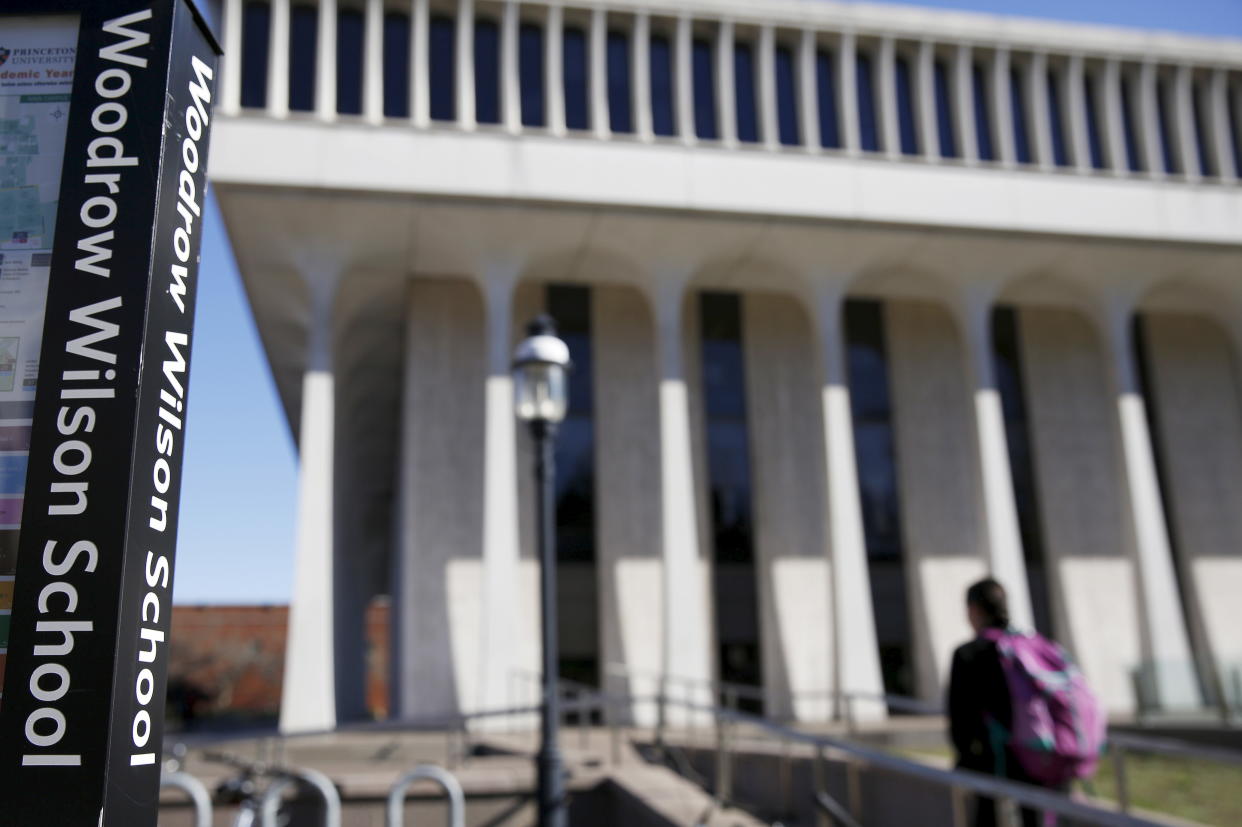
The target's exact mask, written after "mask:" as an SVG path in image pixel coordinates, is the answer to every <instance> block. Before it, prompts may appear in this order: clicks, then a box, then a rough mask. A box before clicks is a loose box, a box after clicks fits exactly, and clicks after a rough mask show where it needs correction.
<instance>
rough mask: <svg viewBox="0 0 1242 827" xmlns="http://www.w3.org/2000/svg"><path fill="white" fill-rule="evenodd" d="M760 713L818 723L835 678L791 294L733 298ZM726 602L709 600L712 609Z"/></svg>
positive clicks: (817, 495)
mask: <svg viewBox="0 0 1242 827" xmlns="http://www.w3.org/2000/svg"><path fill="white" fill-rule="evenodd" d="M742 346H743V354H744V357H743V358H744V364H745V375H746V409H747V425H748V428H749V436H750V453H751V490H752V492H753V495H752V496H753V501H754V519H755V535H754V536H755V548H754V552H755V574H756V580H757V587H758V588H757V593H758V602H759V631H760V646H759V648H760V653H761V657H762V668H763V688H764V698H765V705H764V711H765V712H766V713H768V714H771V715H776V716H778V717H782V718H783V717H789V716H792V717H793V718H794V719H795V720H798V721H826V720H828V719H829V718H830V717H831V714H832V708H833V704H832V698H831V697H829V696H828V695H827V694H826V693H825V690H827V689H830V688H832V687H835V686H836V684H837V680H836V675H835V674H834V669H833V666H834V664H835V663H836V660H837V654H836V652H835V651H834V647H833V641H834V638H835V636H836V629H835V625H836V624H835V621H834V615H835V614H836V607H835V606H834V605H833V587H832V570H831V565H830V561H831V558H830V555H829V548H828V542H827V537H826V536H825V528H826V526H825V523H824V519H823V511H822V509H823V506H824V502H825V499H826V494H825V491H824V465H823V457H824V449H823V445H822V442H821V439H822V430H821V428H820V410H819V406H818V399H817V398H816V394H815V388H816V384H817V383H816V369H815V368H816V365H815V358H814V356H815V345H814V339H813V336H812V332H811V326H810V322H809V319H808V318H807V315H806V312H805V311H804V310H803V309H802V308H801V307H799V305H798V302H797V301H796V300H795V299H794V298H791V297H787V296H781V295H777V294H773V293H750V294H748V295H747V296H746V297H745V298H744V299H743V300H742ZM725 610H727V608H726V607H723V606H718V607H717V611H725Z"/></svg>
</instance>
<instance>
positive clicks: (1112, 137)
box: [1096, 60, 1130, 176]
mask: <svg viewBox="0 0 1242 827" xmlns="http://www.w3.org/2000/svg"><path fill="white" fill-rule="evenodd" d="M1122 83H1124V80H1123V78H1122V77H1121V63H1119V62H1118V61H1116V60H1109V61H1108V62H1106V63H1105V64H1104V74H1103V76H1102V77H1101V78H1100V82H1099V83H1098V84H1097V85H1096V89H1097V92H1096V94H1097V96H1098V98H1097V102H1096V112H1097V113H1098V114H1099V118H1100V124H1099V126H1100V140H1101V141H1102V142H1103V143H1104V152H1105V154H1106V156H1107V158H1108V167H1109V169H1111V170H1112V172H1113V175H1116V176H1122V175H1128V174H1129V172H1130V156H1129V154H1128V153H1127V152H1126V124H1125V110H1124V109H1122V107H1121V84H1122Z"/></svg>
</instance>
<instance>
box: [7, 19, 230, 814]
mask: <svg viewBox="0 0 1242 827" xmlns="http://www.w3.org/2000/svg"><path fill="white" fill-rule="evenodd" d="M14 6H16V8H15V7H14ZM49 13H55V14H69V15H76V16H77V19H78V37H77V53H76V65H75V68H74V77H73V91H72V97H71V102H70V106H69V123H68V131H67V135H66V140H65V148H64V161H63V165H62V168H61V179H60V197H59V208H58V218H57V221H56V230H55V241H54V245H53V247H52V256H51V265H50V267H51V269H50V274H49V277H48V290H47V306H46V316H45V322H44V327H43V339H42V349H41V352H40V357H39V363H38V389H37V395H36V397H35V406H34V414H33V422H32V428H31V433H30V449H29V465H28V471H27V475H26V485H25V502H24V507H23V512H22V519H21V534H20V540H19V545H18V557H17V567H16V575H15V579H14V580H13V586H12V589H13V605H12V615H11V618H10V622H11V630H10V635H9V642H8V655H7V668H6V670H5V681H4V694H3V697H2V699H0V825H4V827H32V825H57V827H61V825H64V826H65V827H95V825H107V827H143V826H144V825H149V827H154V825H155V823H156V811H157V801H158V793H159V778H160V763H161V749H160V748H161V740H162V734H163V718H164V691H165V684H166V677H167V654H168V628H169V621H170V619H171V615H172V576H173V559H174V551H175V545H176V531H177V511H178V500H179V496H180V485H181V458H182V453H183V444H184V442H183V441H184V422H185V415H186V390H187V379H188V369H189V360H190V345H191V333H192V329H193V319H194V296H195V284H196V280H197V275H198V251H199V242H200V239H201V238H202V219H203V215H204V209H203V206H204V195H205V189H206V167H207V147H208V135H209V130H210V126H211V121H212V104H213V102H214V101H215V99H216V88H217V76H218V73H217V69H216V58H217V55H218V54H219V47H218V46H217V45H216V43H215V41H214V39H213V38H212V36H211V34H210V32H209V30H208V28H207V26H206V25H205V24H204V22H203V21H202V19H201V18H200V17H199V16H198V13H197V12H196V10H195V9H194V7H193V5H192V4H191V3H190V2H189V0H35V1H34V2H31V1H30V0H16V3H15V4H14V3H13V2H7V3H6V4H5V11H4V13H3V14H4V15H6V16H7V15H9V14H26V15H38V14H49ZM3 20H4V17H3V16H0V23H2V22H3ZM2 28H3V27H2V26H0V29H2ZM6 45H7V44H0V46H6Z"/></svg>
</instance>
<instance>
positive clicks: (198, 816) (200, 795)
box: [160, 770, 211, 827]
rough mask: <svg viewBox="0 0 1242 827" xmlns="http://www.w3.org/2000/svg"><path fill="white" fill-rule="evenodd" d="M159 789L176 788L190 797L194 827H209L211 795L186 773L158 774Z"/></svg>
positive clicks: (201, 784) (199, 782)
mask: <svg viewBox="0 0 1242 827" xmlns="http://www.w3.org/2000/svg"><path fill="white" fill-rule="evenodd" d="M160 786H161V787H176V788H177V789H179V790H181V791H182V792H184V793H185V794H186V795H188V796H189V797H190V801H192V802H193V803H194V827H211V794H210V793H209V792H207V788H206V787H204V786H203V782H202V781H199V780H198V779H197V778H195V777H194V776H192V775H190V774H189V773H188V772H181V771H180V770H176V771H173V772H168V771H165V772H162V773H160Z"/></svg>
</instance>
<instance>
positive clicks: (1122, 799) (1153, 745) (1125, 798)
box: [605, 663, 1242, 823]
mask: <svg viewBox="0 0 1242 827" xmlns="http://www.w3.org/2000/svg"><path fill="white" fill-rule="evenodd" d="M605 671H606V673H607V674H609V675H616V676H624V677H635V676H639V677H645V678H647V679H649V680H652V679H654V680H655V681H656V683H657V685H658V686H659V688H660V689H659V692H658V693H657V698H656V703H657V704H658V705H659V707H660V708H661V709H662V708H663V707H664V706H665V705H667V704H670V703H671V704H677V703H683V704H684V703H688V701H687V700H686V699H685V698H682V699H677V698H674V697H672V696H671V695H670V694H669V693H668V692H667V691H666V690H667V687H669V686H676V685H682V686H695V687H697V688H699V689H706V690H710V691H711V692H714V693H718V694H719V696H720V697H722V698H723V699H724V703H723V707H722V709H721V710H720V712H723V713H724V714H727V715H735V716H737V715H745V713H744V712H742V711H741V710H740V709H739V707H738V705H737V703H736V701H737V699H738V698H742V697H747V698H754V699H758V700H760V701H762V700H763V698H764V692H763V690H762V688H761V687H757V686H753V685H748V684H736V683H731V682H728V681H718V680H702V679H697V680H696V679H690V678H685V677H681V676H665V675H660V674H658V673H655V672H650V671H644V670H635V669H631V668H629V667H627V666H625V665H624V664H616V663H613V664H608V666H607V667H606V670H605ZM686 694H687V696H688V695H689V694H691V693H686ZM807 694H811V695H815V696H824V695H829V696H832V697H835V699H836V707H835V708H836V710H837V711H838V713H839V718H840V719H842V720H843V721H844V723H845V728H846V732H847V734H849V735H854V734H856V733H857V732H858V725H857V721H856V720H855V716H854V714H853V707H854V703H855V702H859V701H863V702H872V703H877V702H878V703H883V704H885V705H886V706H888V708H890V709H896V710H900V711H903V712H909V713H912V714H917V715H943V714H944V708H943V706H942V705H940V704H936V703H929V702H927V701H924V700H921V699H918V698H910V697H907V696H903V695H894V694H878V693H869V692H854V691H849V690H844V691H839V692H838V691H835V690H816V691H813V692H811V693H807ZM718 714H719V713H718ZM756 720H765V721H766V722H767V723H768V724H771V725H772V726H780V724H778V723H776V722H773V721H771V720H770V719H759V718H758V717H757V716H750V721H751V722H752V723H753V722H755V721H756ZM666 727H667V724H666V716H665V715H663V714H662V713H661V714H660V715H658V716H657V730H658V731H657V733H656V734H655V736H654V739H655V741H656V743H657V744H661V743H663V742H664V741H665V733H664V729H665V728H666ZM1107 745H1108V750H1109V753H1110V754H1111V756H1112V758H1113V773H1114V779H1115V783H1116V787H1117V803H1118V807H1119V808H1120V810H1121V812H1123V813H1129V812H1130V810H1131V799H1130V794H1129V783H1128V780H1129V779H1128V767H1127V763H1126V760H1125V759H1126V755H1127V753H1150V754H1158V755H1165V756H1169V757H1176V758H1185V759H1190V760H1199V761H1209V762H1216V763H1222V764H1227V765H1234V766H1242V752H1238V751H1235V750H1228V749H1221V748H1215V747H1205V746H1202V745H1199V744H1191V743H1187V742H1185V741H1180V740H1175V739H1170V738H1153V737H1149V736H1139V735H1133V734H1131V733H1126V732H1119V731H1117V730H1112V729H1110V731H1109V733H1108V740H1107ZM729 746H730V738H729V736H728V735H727V733H723V732H718V734H717V751H718V756H717V759H716V763H717V766H718V768H721V769H718V773H717V786H718V787H719V788H722V789H724V790H725V791H726V793H731V789H730V788H731V781H732V773H731V770H730V769H729V765H730V762H729V759H728V757H727V755H728V751H729ZM856 783H857V782H856V778H854V777H853V776H851V783H850V789H851V799H852V800H855V804H856V803H857V802H856V800H857V799H858V796H857V795H856V794H855V793H854V792H853V790H854V788H855V786H856ZM956 789H957V788H954V790H955V792H953V795H954V811H955V813H956V812H957V811H959V810H961V812H962V813H963V814H964V812H965V809H964V806H963V804H962V802H961V800H959V799H960V795H959V793H958V792H957V791H956ZM820 792H821V793H823V796H822V797H820V798H819V799H818V804H817V805H818V806H819V807H820V808H821V809H823V810H824V811H825V812H827V813H829V814H833V813H834V812H835V810H836V809H837V808H839V806H840V805H839V804H837V803H836V802H835V801H834V800H832V799H830V798H829V797H828V796H827V793H826V792H824V791H823V790H820ZM851 809H854V806H853V805H852V806H851ZM855 811H856V810H855ZM834 817H837V816H835V815H834ZM964 817H965V816H964V815H962V818H964ZM955 823H957V822H955Z"/></svg>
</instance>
